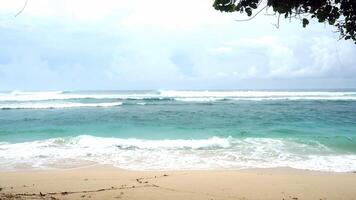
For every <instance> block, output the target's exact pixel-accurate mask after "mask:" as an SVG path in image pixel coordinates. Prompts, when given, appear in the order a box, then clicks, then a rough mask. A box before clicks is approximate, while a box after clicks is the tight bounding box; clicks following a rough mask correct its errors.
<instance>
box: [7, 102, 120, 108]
mask: <svg viewBox="0 0 356 200" xmlns="http://www.w3.org/2000/svg"><path fill="white" fill-rule="evenodd" d="M120 105H122V102H110V103H75V102H62V103H48V102H35V103H15V104H0V109H3V110H4V109H5V110H6V109H59V108H78V107H114V106H120Z"/></svg>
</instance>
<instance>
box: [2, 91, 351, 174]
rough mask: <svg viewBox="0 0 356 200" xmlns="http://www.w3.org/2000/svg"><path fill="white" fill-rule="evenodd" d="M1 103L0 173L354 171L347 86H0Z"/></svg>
mask: <svg viewBox="0 0 356 200" xmlns="http://www.w3.org/2000/svg"><path fill="white" fill-rule="evenodd" d="M0 108H1V110H0V168H1V169H2V170H13V169H16V167H17V166H19V165H25V166H31V167H32V168H57V167H56V166H55V163H58V162H62V161H66V162H68V165H73V166H75V165H76V164H77V163H78V162H79V161H90V162H93V163H101V164H112V165H114V166H117V167H120V168H126V169H138V170H161V169H166V170H167V169H168V170H169V169H212V168H238V169H239V168H249V167H285V166H287V167H294V168H303V169H311V170H322V171H353V170H356V92H355V93H354V92H352V91H347V92H340V91H322V92H317V91H292V92H286V91H252V92H247V91H235V92H234V91H224V92H223V91H215V92H207V91H194V92H189V91H163V92H160V91H140V92H138V91H131V92H112V91H108V92H30V93H26V92H3V93H2V94H1V95H0ZM73 160H75V162H72V161H73Z"/></svg>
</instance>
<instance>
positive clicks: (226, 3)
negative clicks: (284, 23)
mask: <svg viewBox="0 0 356 200" xmlns="http://www.w3.org/2000/svg"><path fill="white" fill-rule="evenodd" d="M262 4H263V3H262V0H215V2H214V5H213V6H214V8H215V9H216V10H220V11H222V12H240V13H246V14H247V15H248V16H249V17H251V16H252V14H253V10H255V9H260V11H261V9H262V10H263V9H265V8H272V9H273V12H274V13H275V14H277V15H278V16H284V17H285V18H298V19H300V20H301V21H302V24H303V27H306V26H307V25H308V24H309V20H310V19H313V18H315V19H317V20H318V22H321V23H328V24H330V25H333V26H335V27H336V28H337V30H338V31H339V33H340V38H344V39H345V40H348V39H352V40H353V41H355V43H356V0H267V5H266V4H264V6H265V7H263V8H259V7H261V6H260V5H262ZM260 11H259V12H260ZM259 12H257V14H258V13H259Z"/></svg>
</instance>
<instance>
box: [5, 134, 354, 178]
mask: <svg viewBox="0 0 356 200" xmlns="http://www.w3.org/2000/svg"><path fill="white" fill-rule="evenodd" d="M78 161H85V162H94V163H98V164H110V165H113V166H116V167H119V168H123V169H131V170H186V169H193V170H196V169H245V168H270V167H293V168H297V169H309V170H320V171H334V172H348V171H354V170H356V155H354V154H340V153H337V152H334V151H333V150H332V149H329V148H328V147H326V146H324V145H322V144H320V143H318V142H314V143H308V144H303V143H300V142H297V141H294V140H288V139H271V138H241V139H238V138H232V137H227V138H220V137H211V138H207V139H191V140H183V139H179V140H167V139H166V140H143V139H134V138H131V139H122V138H103V137H94V136H88V135H81V136H77V137H69V138H53V139H48V140H40V141H33V142H24V143H1V144H0V167H1V170H14V169H16V166H18V165H26V166H32V167H33V168H38V169H40V168H44V169H47V168H60V167H59V166H56V164H55V163H61V162H67V163H68V162H69V163H68V164H69V165H70V162H78Z"/></svg>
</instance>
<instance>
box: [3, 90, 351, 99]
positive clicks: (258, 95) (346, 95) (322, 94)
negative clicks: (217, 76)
mask: <svg viewBox="0 0 356 200" xmlns="http://www.w3.org/2000/svg"><path fill="white" fill-rule="evenodd" d="M70 99H121V100H167V99H173V100H177V101H191V102H211V101H219V100H236V101H239V100H257V101H261V100H356V92H326V91H175V90H171V91H170V90H167V91H165V90H162V91H145V92H125V91H121V92H110V91H109V92H98V93H92V92H87V93H86V92H63V91H49V92H46V91H43V92H21V91H13V92H8V93H0V102H1V101H46V100H70Z"/></svg>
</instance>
